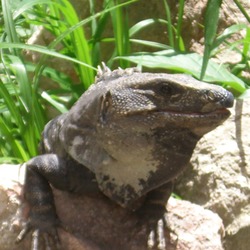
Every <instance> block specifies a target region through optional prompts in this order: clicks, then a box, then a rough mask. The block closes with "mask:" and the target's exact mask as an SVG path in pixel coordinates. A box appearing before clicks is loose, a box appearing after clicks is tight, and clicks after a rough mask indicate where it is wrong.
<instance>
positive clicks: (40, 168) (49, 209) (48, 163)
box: [17, 154, 97, 250]
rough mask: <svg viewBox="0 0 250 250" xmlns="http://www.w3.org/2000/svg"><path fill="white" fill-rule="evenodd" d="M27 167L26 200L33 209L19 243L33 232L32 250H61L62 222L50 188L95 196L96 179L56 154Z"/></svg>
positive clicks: (79, 166)
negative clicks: (42, 249)
mask: <svg viewBox="0 0 250 250" xmlns="http://www.w3.org/2000/svg"><path fill="white" fill-rule="evenodd" d="M69 165H70V166H69ZM26 166H27V168H26V177H25V184H24V199H25V201H26V202H27V203H28V206H29V215H28V220H27V222H26V225H25V227H24V228H23V230H22V231H21V232H20V234H19V235H18V237H17V242H20V241H21V240H22V239H23V238H24V237H25V236H26V235H27V233H28V232H30V231H33V235H32V248H31V249H32V250H37V249H40V245H41V244H42V245H45V247H46V249H60V247H59V238H58V235H57V227H58V226H60V222H59V219H58V217H57V214H56V208H55V204H54V198H53V193H52V190H51V186H50V184H51V185H52V186H54V187H55V188H58V189H61V190H65V191H73V192H78V191H79V192H82V191H83V190H85V191H86V192H87V193H91V192H95V191H96V190H97V187H96V184H95V183H94V182H92V178H93V176H92V174H91V173H90V172H89V171H88V170H87V169H85V167H84V166H82V165H79V164H78V163H76V162H74V161H73V160H72V159H68V158H67V159H62V158H60V157H58V156H57V155H55V154H45V155H40V156H37V157H35V158H33V159H31V160H30V161H28V162H27V164H26ZM90 184H91V185H90ZM92 184H93V185H92ZM42 239H43V240H42ZM41 241H43V242H42V243H41ZM51 247H52V248H51Z"/></svg>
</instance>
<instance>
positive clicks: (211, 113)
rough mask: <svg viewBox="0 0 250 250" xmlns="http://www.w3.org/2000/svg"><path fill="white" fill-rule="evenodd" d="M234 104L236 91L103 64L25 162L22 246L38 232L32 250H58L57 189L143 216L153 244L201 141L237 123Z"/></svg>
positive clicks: (178, 76) (49, 126)
mask: <svg viewBox="0 0 250 250" xmlns="http://www.w3.org/2000/svg"><path fill="white" fill-rule="evenodd" d="M233 102H234V97H233V95H232V93H231V92H229V91H227V90H226V89H224V88H222V87H220V86H218V85H213V84H208V83H205V82H202V81H199V80H196V79H195V78H193V77H192V76H189V75H185V74H166V73H147V72H144V73H143V72H141V71H140V70H138V69H137V68H127V69H121V68H118V69H116V70H113V71H111V70H110V69H109V68H108V67H107V66H106V65H105V64H103V65H102V67H99V68H98V73H97V76H96V80H95V83H94V84H92V85H91V86H90V88H89V89H88V90H87V91H86V92H84V94H83V95H82V96H81V97H80V98H79V99H78V101H77V102H76V103H75V104H74V105H73V107H72V108H71V109H70V110H69V111H68V112H67V113H64V114H62V115H60V116H58V117H56V118H55V119H53V120H51V121H50V122H49V123H48V124H47V125H46V126H45V128H44V131H43V134H42V140H41V144H40V155H38V156H36V157H34V158H32V159H30V160H29V161H28V162H27V163H26V166H27V168H26V178H25V184H24V198H25V200H26V202H27V203H28V206H29V216H28V219H27V222H26V223H25V226H24V227H23V229H22V230H21V232H20V233H19V235H18V237H17V240H16V241H17V242H20V241H21V240H22V239H23V238H24V237H25V236H26V235H27V233H28V232H29V231H33V232H34V233H33V241H34V242H36V244H34V245H36V247H33V248H32V249H33V250H37V249H39V247H38V246H37V245H39V244H38V242H39V240H40V238H42V237H44V238H50V239H51V238H52V239H53V243H52V245H53V246H55V247H57V248H59V247H58V245H59V237H58V235H57V227H59V226H60V222H59V219H58V217H57V214H56V207H55V205H54V198H53V194H52V191H51V186H53V187H54V188H57V189H61V190H66V191H69V192H79V193H82V194H86V195H88V193H91V192H95V191H96V190H98V191H100V192H101V193H103V194H104V195H105V196H106V197H107V198H108V199H110V200H112V201H113V202H115V203H117V204H119V205H120V206H121V207H123V208H124V209H129V210H131V211H132V212H134V213H136V214H137V215H138V218H140V219H141V220H142V221H143V223H145V224H146V225H147V229H148V235H149V238H150V237H152V233H156V232H155V231H156V228H157V225H158V222H159V220H161V219H162V218H163V216H164V214H165V212H166V209H165V205H166V203H167V201H168V199H169V197H170V195H171V192H172V188H173V184H174V182H175V179H176V178H177V177H178V176H179V175H180V173H182V172H183V171H184V169H185V168H186V167H187V165H188V162H189V160H190V158H191V156H192V153H193V150H194V148H195V146H196V144H197V142H198V141H199V140H200V138H201V137H202V136H203V135H204V134H206V133H208V132H210V131H211V130H213V129H215V128H216V127H217V126H219V125H220V124H222V123H223V122H224V121H225V120H226V119H227V118H228V117H229V116H230V111H229V110H228V108H230V107H232V105H233ZM150 235H151V236H150ZM153 235H154V234H153ZM46 242H47V243H46V244H48V246H47V247H48V249H50V246H49V243H48V242H51V240H50V241H49V240H46ZM145 242H147V240H145ZM145 244H146V243H145ZM154 244H157V243H156V240H154V239H153V245H154Z"/></svg>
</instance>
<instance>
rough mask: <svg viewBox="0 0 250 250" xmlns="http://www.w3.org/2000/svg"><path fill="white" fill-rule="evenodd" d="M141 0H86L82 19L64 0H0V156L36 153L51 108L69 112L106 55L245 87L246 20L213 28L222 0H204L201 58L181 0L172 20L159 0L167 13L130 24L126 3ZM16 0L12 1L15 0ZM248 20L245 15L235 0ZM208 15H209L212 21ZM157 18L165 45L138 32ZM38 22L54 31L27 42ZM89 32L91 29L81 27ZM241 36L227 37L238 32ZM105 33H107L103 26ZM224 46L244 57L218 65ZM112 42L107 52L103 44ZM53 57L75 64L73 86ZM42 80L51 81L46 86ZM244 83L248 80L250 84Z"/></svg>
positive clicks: (238, 89) (124, 63) (19, 158)
mask: <svg viewBox="0 0 250 250" xmlns="http://www.w3.org/2000/svg"><path fill="white" fill-rule="evenodd" d="M140 1H141V0H131V1H122V0H104V1H103V7H102V10H101V11H99V12H96V6H95V1H94V0H89V7H90V14H89V17H87V18H85V19H83V20H80V19H79V17H78V15H77V13H76V11H75V9H74V8H73V7H72V5H71V4H70V2H69V1H68V0H57V1H56V0H23V1H19V0H12V1H9V0H1V6H0V7H1V10H0V11H1V19H0V20H1V22H0V57H1V61H0V162H23V161H27V160H28V159H29V158H30V157H33V156H35V155H36V154H37V145H38V143H39V140H40V135H41V132H42V130H43V128H44V125H45V124H46V123H47V122H48V120H49V116H48V109H50V107H53V109H55V110H57V112H58V113H63V112H66V111H67V110H68V109H69V108H70V107H71V105H72V104H73V103H74V102H75V101H76V100H77V99H78V98H79V96H80V95H81V94H82V93H83V92H84V91H85V90H86V89H87V88H88V87H89V86H90V84H91V83H93V82H94V76H95V72H96V68H97V66H98V65H99V64H100V63H101V60H103V58H104V59H105V62H106V63H107V65H108V66H110V67H111V68H112V66H113V64H119V66H121V67H123V68H125V67H130V66H131V64H136V65H139V66H143V67H147V68H154V69H158V70H159V69H164V70H167V71H171V72H183V73H187V74H191V75H193V76H194V77H196V78H198V79H203V80H204V81H208V82H215V83H218V84H221V85H222V86H224V87H225V88H229V89H231V90H232V91H233V92H234V93H235V94H236V95H243V94H244V93H249V92H248V91H246V90H247V89H248V86H249V84H248V82H247V81H245V80H246V79H245V78H244V77H243V72H244V71H246V70H248V69H249V44H250V28H249V25H243V24H236V25H233V26H231V27H227V28H226V29H225V30H224V31H223V32H222V33H221V34H218V33H217V32H218V31H217V27H218V17H219V11H220V4H221V1H216V0H209V1H208V3H207V9H206V14H205V22H204V24H201V25H204V40H205V52H204V56H203V57H201V56H200V55H198V54H196V53H190V52H189V51H187V49H186V45H185V43H184V41H183V39H182V24H183V11H184V5H185V1H184V0H179V1H178V3H179V4H178V6H179V9H178V20H177V22H176V24H174V23H173V22H172V17H171V10H170V7H169V5H168V1H167V0H162V1H161V2H162V7H163V8H165V18H157V17H152V18H148V19H144V20H140V21H139V22H138V23H136V24H134V25H132V26H129V19H130V17H129V11H128V10H129V8H132V5H133V4H134V3H138V4H140ZM13 3H14V4H13ZM235 3H236V5H237V6H238V8H239V10H240V11H241V12H242V13H243V15H244V16H245V18H246V20H247V22H250V18H249V16H248V15H247V12H246V11H245V10H244V8H243V7H242V6H241V4H240V3H239V2H238V1H235ZM210 20H213V22H211V21H210ZM158 23H161V24H162V25H165V28H166V31H167V33H168V43H167V42H166V43H164V44H163V43H159V42H157V41H147V40H144V39H140V32H141V31H143V30H147V29H148V27H149V26H153V27H154V26H155V25H156V24H158ZM40 25H42V26H43V27H44V29H46V30H47V31H48V32H50V33H51V34H52V35H54V37H55V38H54V40H52V41H51V42H50V43H49V44H47V45H46V46H41V45H30V44H27V40H28V39H29V37H30V36H31V35H32V33H33V32H34V31H35V30H36V29H37V27H39V26H40ZM110 26H111V27H112V34H111V36H110V37H107V36H106V31H107V30H108V29H109V30H110ZM86 30H88V32H86ZM242 30H244V31H245V34H246V35H245V37H244V38H243V39H241V40H239V41H235V42H230V40H229V38H230V37H231V36H232V35H233V34H236V33H239V32H240V31H242ZM108 33H109V32H108ZM133 45H143V47H144V48H149V50H150V51H154V52H148V51H141V52H137V53H135V52H133ZM221 45H223V47H224V49H229V50H234V51H235V52H236V53H239V54H240V55H241V58H242V60H241V62H240V63H238V64H235V65H218V64H216V63H215V62H213V61H212V60H211V58H213V57H214V56H216V54H217V53H218V52H220V51H221ZM106 47H109V48H111V49H110V50H109V53H106V56H105V57H104V55H103V50H105V51H106V49H105V48H106ZM25 51H32V53H34V52H36V53H39V54H40V57H39V60H38V62H37V63H36V64H32V63H31V61H30V60H28V59H27V57H25V56H24V54H25V53H24V52H25ZM51 58H57V59H58V60H66V61H68V63H70V64H71V65H73V69H74V72H75V74H76V75H77V77H78V79H79V83H80V84H78V85H76V84H74V83H73V80H72V79H71V78H70V76H68V75H67V74H66V73H65V72H61V71H58V70H57V69H56V68H53V65H51V64H48V62H49V60H50V59H51ZM44 82H51V83H52V85H51V86H50V85H49V86H47V87H46V88H45V87H44V86H43V83H44ZM247 84H248V85H247Z"/></svg>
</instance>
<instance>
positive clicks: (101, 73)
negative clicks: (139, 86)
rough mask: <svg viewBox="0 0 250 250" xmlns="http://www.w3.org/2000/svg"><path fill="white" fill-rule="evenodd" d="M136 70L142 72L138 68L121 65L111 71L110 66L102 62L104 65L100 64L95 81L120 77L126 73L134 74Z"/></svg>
mask: <svg viewBox="0 0 250 250" xmlns="http://www.w3.org/2000/svg"><path fill="white" fill-rule="evenodd" d="M135 72H141V70H140V69H138V68H127V69H122V68H120V67H119V68H118V69H116V70H113V71H111V70H110V68H109V67H108V66H107V65H106V64H105V63H104V62H102V65H101V66H100V65H99V66H98V71H97V75H96V78H95V83H97V82H100V81H103V80H108V79H115V78H119V77H122V76H126V75H132V74H133V73H135Z"/></svg>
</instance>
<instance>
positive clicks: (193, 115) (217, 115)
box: [153, 108, 231, 125]
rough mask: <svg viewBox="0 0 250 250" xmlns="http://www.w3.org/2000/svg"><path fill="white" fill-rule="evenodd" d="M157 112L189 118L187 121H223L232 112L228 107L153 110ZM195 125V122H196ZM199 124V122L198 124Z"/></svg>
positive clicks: (175, 117)
mask: <svg viewBox="0 0 250 250" xmlns="http://www.w3.org/2000/svg"><path fill="white" fill-rule="evenodd" d="M153 113H155V114H159V115H162V116H163V117H166V118H167V117H169V119H173V120H178V118H180V119H183V120H187V121H192V120H194V121H199V120H203V121H205V120H207V122H209V121H213V120H217V121H223V120H225V119H226V118H228V117H229V116H230V114H231V112H230V111H229V110H228V109H226V108H221V109H217V110H213V111H210V112H185V111H176V110H174V111H173V110H155V111H153ZM194 125H195V124H194ZM197 125H198V124H197Z"/></svg>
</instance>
